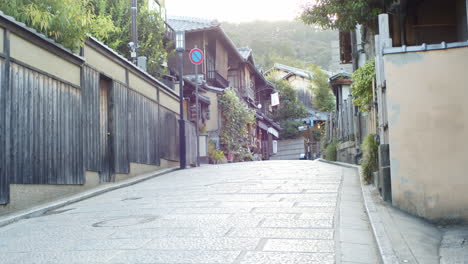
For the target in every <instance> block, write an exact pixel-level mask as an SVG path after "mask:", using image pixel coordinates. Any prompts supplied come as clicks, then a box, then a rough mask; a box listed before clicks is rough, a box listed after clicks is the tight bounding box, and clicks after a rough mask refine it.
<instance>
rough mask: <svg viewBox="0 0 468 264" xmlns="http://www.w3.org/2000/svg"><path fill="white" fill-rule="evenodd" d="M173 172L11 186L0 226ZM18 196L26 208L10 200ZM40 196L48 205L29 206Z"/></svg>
mask: <svg viewBox="0 0 468 264" xmlns="http://www.w3.org/2000/svg"><path fill="white" fill-rule="evenodd" d="M175 170H177V168H166V169H159V170H157V171H152V172H148V173H145V174H140V175H138V176H135V177H132V178H129V179H126V180H122V181H120V182H118V183H105V184H99V180H98V179H99V177H98V176H97V173H87V180H88V179H89V180H90V181H89V182H87V184H86V185H78V186H77V185H25V184H21V185H20V184H16V185H12V189H11V190H12V197H11V201H12V203H10V204H9V205H6V206H0V212H1V213H2V214H3V216H0V226H4V225H8V224H10V223H13V222H16V221H18V220H21V219H25V218H30V217H35V216H38V215H42V214H44V213H46V212H48V211H50V210H55V209H57V208H60V207H63V206H66V205H69V204H72V203H76V202H78V201H82V200H85V199H88V198H90V197H94V196H96V195H100V194H102V193H106V192H109V191H112V190H116V189H119V188H123V187H127V186H130V185H133V184H136V183H139V182H142V181H145V180H148V179H151V178H154V177H157V176H160V175H163V174H166V173H169V172H172V171H175ZM80 188H81V189H80ZM15 193H16V194H18V195H16V194H15ZM21 195H22V197H21V198H22V200H26V199H29V200H30V202H29V206H28V207H26V206H27V203H26V202H24V201H23V202H22V203H19V204H18V202H16V203H15V201H14V199H15V198H18V197H19V196H21ZM40 196H42V197H43V198H44V199H48V200H47V201H48V202H45V201H44V200H43V201H42V203H38V202H37V201H35V202H34V205H32V204H31V203H32V202H31V201H33V200H34V199H35V198H37V197H40ZM21 207H22V208H21ZM20 208H21V209H20ZM26 208H27V209H26ZM19 210H21V211H19Z"/></svg>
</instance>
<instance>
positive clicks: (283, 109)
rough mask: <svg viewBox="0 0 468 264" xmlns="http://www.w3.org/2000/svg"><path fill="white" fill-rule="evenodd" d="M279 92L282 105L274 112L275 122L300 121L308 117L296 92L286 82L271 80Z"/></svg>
mask: <svg viewBox="0 0 468 264" xmlns="http://www.w3.org/2000/svg"><path fill="white" fill-rule="evenodd" d="M269 81H270V82H271V83H273V84H274V85H275V87H276V90H277V91H278V92H279V97H280V105H279V106H276V107H275V108H274V110H273V115H272V118H273V120H275V121H282V120H289V119H298V118H303V117H306V116H307V110H306V108H305V106H304V104H302V103H301V102H300V101H299V99H298V98H297V93H296V90H295V89H294V88H293V87H292V86H291V84H290V83H289V82H287V81H285V80H275V79H273V78H269Z"/></svg>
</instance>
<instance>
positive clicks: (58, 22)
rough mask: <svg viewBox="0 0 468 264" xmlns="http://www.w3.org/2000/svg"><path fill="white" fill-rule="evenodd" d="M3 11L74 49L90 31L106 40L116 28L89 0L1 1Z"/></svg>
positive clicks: (0, 6) (0, 5) (76, 49)
mask: <svg viewBox="0 0 468 264" xmlns="http://www.w3.org/2000/svg"><path fill="white" fill-rule="evenodd" d="M0 10H2V11H3V12H4V13H5V14H7V15H10V16H12V17H14V18H15V19H17V20H18V21H21V22H23V23H25V24H26V25H27V26H29V27H32V28H34V29H36V30H37V31H39V32H41V33H43V34H45V35H46V36H47V37H50V38H52V39H54V40H56V41H57V42H58V43H61V44H62V45H63V46H65V47H66V48H69V49H71V50H72V51H75V52H76V51H78V50H79V48H80V47H81V46H82V45H83V43H84V40H85V39H86V37H87V34H92V35H94V36H96V37H98V38H102V39H105V38H106V37H107V36H108V35H109V34H111V33H112V32H114V31H115V30H116V28H115V26H114V24H113V22H112V20H111V18H110V17H109V16H107V15H97V14H95V13H94V6H93V5H92V4H91V2H90V0H80V1H76V0H0Z"/></svg>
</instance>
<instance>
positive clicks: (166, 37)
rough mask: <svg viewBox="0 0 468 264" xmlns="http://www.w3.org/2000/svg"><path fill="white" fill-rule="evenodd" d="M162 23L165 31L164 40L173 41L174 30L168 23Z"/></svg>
mask: <svg viewBox="0 0 468 264" xmlns="http://www.w3.org/2000/svg"><path fill="white" fill-rule="evenodd" d="M164 25H165V28H166V30H165V32H164V40H165V41H166V42H172V44H174V43H175V35H176V33H175V30H174V29H173V28H172V27H171V26H169V24H167V23H166V22H164Z"/></svg>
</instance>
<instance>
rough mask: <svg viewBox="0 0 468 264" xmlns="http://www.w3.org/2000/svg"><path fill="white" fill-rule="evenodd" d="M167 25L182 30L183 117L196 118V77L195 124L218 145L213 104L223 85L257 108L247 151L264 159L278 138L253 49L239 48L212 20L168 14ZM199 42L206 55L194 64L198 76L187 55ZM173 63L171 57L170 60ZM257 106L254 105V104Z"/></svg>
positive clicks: (217, 115) (216, 107) (269, 90)
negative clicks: (198, 108) (183, 43)
mask: <svg viewBox="0 0 468 264" xmlns="http://www.w3.org/2000/svg"><path fill="white" fill-rule="evenodd" d="M168 23H169V25H170V26H171V27H172V28H174V30H175V31H184V32H185V42H186V45H185V46H186V50H185V54H184V65H183V69H184V76H183V78H184V81H185V86H184V96H185V97H186V98H187V100H186V101H185V108H186V112H187V115H188V116H187V117H188V118H189V120H191V121H192V122H196V115H194V111H196V105H195V89H194V88H195V83H197V82H198V84H199V86H200V87H199V88H200V90H199V105H200V108H201V113H202V115H201V116H202V118H201V119H200V120H199V127H201V128H204V129H206V132H207V134H208V138H209V140H211V141H212V142H215V144H216V145H217V146H220V134H221V129H222V113H221V111H220V108H219V105H218V96H219V95H220V94H222V93H223V92H224V90H225V89H226V88H232V89H233V90H234V91H236V93H237V95H238V96H239V98H240V99H241V100H242V101H243V102H244V103H245V105H246V106H247V107H249V108H252V109H255V110H256V112H257V125H256V127H252V128H251V129H250V135H249V136H250V140H251V144H252V145H255V146H256V147H255V148H254V149H251V151H252V152H253V153H254V154H257V157H258V158H259V159H260V158H261V159H268V158H269V157H270V155H271V154H272V151H273V148H272V141H273V140H274V139H277V138H278V134H279V132H278V131H279V129H280V127H279V125H278V124H276V123H275V122H273V121H272V120H271V119H269V118H268V117H267V115H268V112H269V111H271V107H270V105H271V103H270V101H268V100H267V98H270V96H271V93H272V92H274V87H273V85H272V84H271V83H269V82H268V81H267V80H266V79H265V78H264V77H263V75H262V73H261V72H260V71H258V70H257V68H256V67H255V64H254V60H253V55H252V50H251V49H249V48H240V49H238V48H237V47H236V46H235V45H234V43H233V42H232V41H231V39H230V38H229V37H228V36H227V35H226V33H225V32H224V30H223V29H222V28H221V24H220V23H219V22H217V21H216V20H206V19H200V18H188V17H171V18H169V20H168ZM195 46H196V47H198V48H200V49H202V50H203V51H204V53H205V60H204V62H203V64H201V65H200V66H199V72H198V76H196V75H195V71H194V65H193V64H191V62H190V61H189V58H188V52H189V51H190V50H191V49H192V48H194V47H195ZM176 64H177V61H176V59H175V58H172V59H171V60H169V65H170V66H174V65H176ZM260 104H261V105H262V107H261V108H258V106H259V105H260Z"/></svg>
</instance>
